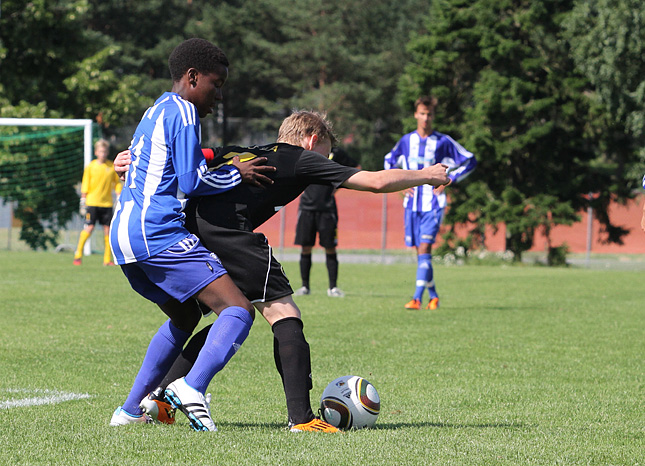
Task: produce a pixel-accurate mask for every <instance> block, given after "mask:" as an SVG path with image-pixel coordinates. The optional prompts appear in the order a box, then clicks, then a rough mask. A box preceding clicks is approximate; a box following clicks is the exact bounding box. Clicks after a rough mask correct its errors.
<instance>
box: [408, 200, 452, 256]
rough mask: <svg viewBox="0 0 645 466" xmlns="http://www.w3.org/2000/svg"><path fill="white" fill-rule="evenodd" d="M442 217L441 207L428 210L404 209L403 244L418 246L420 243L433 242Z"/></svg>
mask: <svg viewBox="0 0 645 466" xmlns="http://www.w3.org/2000/svg"><path fill="white" fill-rule="evenodd" d="M442 219H443V209H436V210H431V211H430V212H413V211H412V210H411V209H405V245H406V246H416V247H419V246H420V245H421V243H429V244H434V242H435V241H436V239H437V234H438V233H439V227H440V226H441V220H442Z"/></svg>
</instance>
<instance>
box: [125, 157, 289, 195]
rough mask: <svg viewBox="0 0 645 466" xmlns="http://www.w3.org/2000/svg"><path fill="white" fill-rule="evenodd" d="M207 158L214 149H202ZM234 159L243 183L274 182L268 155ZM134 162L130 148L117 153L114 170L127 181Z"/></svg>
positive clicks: (207, 158)
mask: <svg viewBox="0 0 645 466" xmlns="http://www.w3.org/2000/svg"><path fill="white" fill-rule="evenodd" d="M202 153H203V154H204V157H205V160H206V161H210V160H212V159H213V157H214V151H213V149H202ZM236 159H237V160H235V159H234V162H233V165H234V166H235V167H236V168H237V169H238V171H239V172H240V175H241V176H242V183H249V184H253V185H255V186H262V184H263V183H264V184H273V180H272V179H271V178H269V177H267V176H266V175H264V173H272V172H274V171H275V170H276V168H275V167H273V166H270V165H264V164H265V163H266V161H267V159H266V157H258V158H256V159H253V160H249V161H247V162H240V161H239V157H237V158H236ZM131 163H132V159H131V158H130V150H128V149H126V150H124V151H121V152H119V153H118V154H117V156H116V158H115V159H114V171H115V172H116V173H117V175H119V178H120V179H121V180H122V181H125V174H126V173H127V172H128V167H129V166H130V164H131Z"/></svg>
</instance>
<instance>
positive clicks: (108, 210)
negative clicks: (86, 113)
mask: <svg viewBox="0 0 645 466" xmlns="http://www.w3.org/2000/svg"><path fill="white" fill-rule="evenodd" d="M109 147H110V144H109V143H108V142H107V141H106V140H105V139H99V140H98V141H96V143H95V144H94V155H95V156H96V159H94V160H92V161H91V162H90V164H89V165H88V166H87V167H85V171H84V172H83V182H82V184H81V208H80V212H81V215H82V216H83V217H85V227H84V228H83V231H81V236H80V238H79V239H78V246H77V247H76V252H75V253H74V265H81V259H82V257H83V248H84V247H85V242H86V241H87V239H88V238H89V237H90V235H91V234H92V231H94V225H95V224H96V222H97V221H98V222H99V223H100V224H101V225H103V234H104V242H105V251H104V253H103V265H114V263H113V262H112V251H111V250H110V242H109V228H110V221H111V220H112V205H113V202H112V192H116V194H117V195H118V194H119V193H120V192H121V189H123V185H122V184H121V180H119V176H118V175H117V174H116V172H115V171H114V165H113V164H112V162H111V161H110V160H108V159H107V156H108V149H109Z"/></svg>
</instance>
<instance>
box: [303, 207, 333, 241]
mask: <svg viewBox="0 0 645 466" xmlns="http://www.w3.org/2000/svg"><path fill="white" fill-rule="evenodd" d="M316 233H318V240H319V243H320V245H321V246H322V247H323V248H335V247H336V246H337V245H338V215H336V214H335V213H333V212H317V211H312V210H299V211H298V223H297V224H296V239H295V243H296V244H298V245H300V246H313V245H315V244H316Z"/></svg>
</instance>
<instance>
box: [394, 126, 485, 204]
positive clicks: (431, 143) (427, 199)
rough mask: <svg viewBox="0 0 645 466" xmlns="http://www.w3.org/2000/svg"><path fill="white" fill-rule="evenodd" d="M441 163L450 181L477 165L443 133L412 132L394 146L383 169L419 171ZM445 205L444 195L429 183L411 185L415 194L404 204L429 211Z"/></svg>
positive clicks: (464, 175) (463, 175)
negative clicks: (445, 167) (425, 134)
mask: <svg viewBox="0 0 645 466" xmlns="http://www.w3.org/2000/svg"><path fill="white" fill-rule="evenodd" d="M435 163H443V164H445V165H448V167H449V169H448V176H449V177H450V179H451V180H452V182H453V183H456V182H459V181H460V180H462V179H464V178H466V177H467V176H468V175H469V174H470V173H471V172H472V171H473V169H474V168H475V167H476V166H477V160H476V159H475V156H474V155H473V154H472V153H471V152H468V151H467V150H466V149H464V148H463V147H462V146H461V145H460V144H459V143H458V142H456V141H455V140H454V139H452V138H451V137H450V136H448V135H446V134H442V133H439V132H438V131H433V132H432V134H431V135H429V136H428V137H426V138H422V137H421V136H419V133H417V132H416V131H413V132H411V133H408V134H406V135H405V136H403V137H402V138H401V139H400V140H399V142H397V143H396V145H395V146H394V149H392V151H391V152H390V153H388V154H387V155H386V156H385V163H384V166H385V169H386V170H389V169H391V168H403V169H405V170H421V169H422V168H423V167H428V166H431V165H434V164H435ZM445 206H446V194H445V193H441V194H438V195H437V194H435V193H434V189H433V187H432V186H430V185H422V186H417V187H416V188H414V195H412V196H406V197H405V200H404V201H403V207H405V208H406V209H412V211H414V212H429V211H431V210H436V209H442V208H444V207H445Z"/></svg>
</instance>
